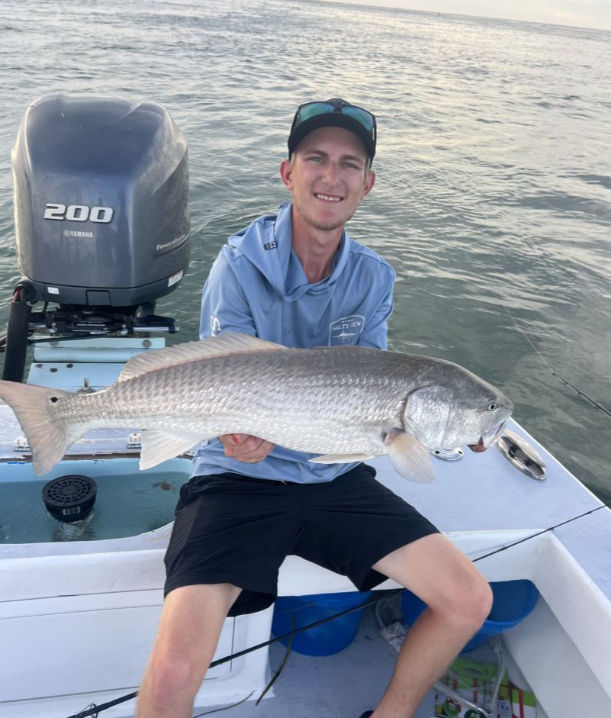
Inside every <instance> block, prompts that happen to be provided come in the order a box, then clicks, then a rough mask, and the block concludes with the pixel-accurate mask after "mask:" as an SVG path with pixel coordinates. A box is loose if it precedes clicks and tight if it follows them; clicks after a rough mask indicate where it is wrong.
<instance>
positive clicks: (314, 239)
mask: <svg viewBox="0 0 611 718" xmlns="http://www.w3.org/2000/svg"><path fill="white" fill-rule="evenodd" d="M288 149H289V158H288V159H287V160H284V161H283V162H282V164H281V166H280V174H281V177H282V180H283V182H284V184H285V185H286V187H287V189H288V190H289V191H290V193H291V195H292V203H289V204H286V205H283V206H282V207H281V208H280V210H279V212H278V215H277V216H264V217H261V218H260V219H258V220H256V221H255V222H254V223H253V224H251V225H250V227H248V228H247V229H246V230H244V231H242V232H240V233H238V234H237V235H235V236H234V237H232V238H231V239H230V240H229V243H228V244H227V245H226V246H225V247H224V248H223V249H222V250H221V252H220V254H219V257H218V258H217V260H216V262H215V264H214V266H213V267H212V270H211V272H210V276H209V278H208V281H207V282H206V285H205V287H204V293H203V302H202V316H201V337H202V338H205V337H208V336H211V335H216V334H219V333H221V332H241V333H245V334H251V335H256V336H258V337H260V338H262V339H267V340H271V341H274V342H277V343H280V344H284V345H286V346H290V347H306V348H307V347H312V346H320V345H339V344H345V343H349V344H357V345H360V346H369V347H377V348H380V349H385V348H386V331H387V320H388V317H389V315H390V313H391V310H392V285H393V281H394V272H393V270H392V269H391V267H390V266H389V265H388V264H387V263H386V262H385V261H384V260H382V259H381V258H380V257H378V256H377V255H376V254H375V253H374V252H372V251H371V250H369V249H367V248H365V247H363V246H361V245H359V244H357V243H356V242H354V241H353V240H352V239H350V238H349V237H348V235H347V234H346V233H345V231H344V225H345V223H346V222H347V221H348V220H349V219H350V218H351V217H352V215H353V214H354V212H355V211H356V209H357V207H358V205H359V204H360V202H361V201H362V200H363V198H364V197H365V196H366V195H367V194H369V192H370V191H371V189H372V187H373V185H374V182H375V174H374V172H373V171H372V170H371V162H372V160H373V158H374V155H375V150H376V121H375V117H374V116H373V115H372V114H371V113H370V112H368V111H367V110H364V109H362V108H359V107H355V106H353V105H350V104H349V103H347V102H345V101H343V100H338V99H333V100H329V101H327V102H311V103H307V104H305V105H302V106H301V107H299V109H298V110H297V113H296V115H295V118H294V121H293V125H292V128H291V132H290V135H289V140H288ZM271 389H273V387H270V390H271ZM309 458H311V455H308V454H301V453H298V452H294V451H289V450H287V449H284V448H282V447H276V446H274V445H272V444H270V443H269V442H267V441H265V440H264V439H261V438H259V437H254V436H244V435H228V436H221V437H219V440H218V441H213V442H210V443H209V444H208V445H207V446H206V447H205V448H204V449H202V450H201V451H200V452H199V453H198V455H197V457H196V459H195V461H194V467H193V473H192V477H193V478H192V479H191V481H190V482H189V483H188V484H186V485H185V486H183V487H182V489H181V499H180V502H179V504H178V507H177V511H176V522H175V525H174V530H173V533H172V538H171V540H170V545H169V547H168V551H167V555H166V569H167V581H166V587H165V591H166V600H165V605H164V608H163V613H162V618H161V622H160V626H159V633H158V636H157V640H156V643H155V646H154V649H153V653H152V656H151V660H150V663H149V666H148V669H147V671H146V674H145V677H144V680H143V684H142V688H141V691H140V697H139V703H138V712H137V716H138V718H161V717H162V716H163V718H187V717H188V716H190V715H191V711H192V706H193V699H194V696H195V694H196V692H197V690H198V689H199V687H200V685H201V682H202V680H203V678H204V675H205V672H206V670H207V668H208V665H209V663H210V661H211V659H212V656H213V654H214V651H215V648H216V644H217V641H218V638H219V635H220V632H221V629H222V626H223V622H224V620H225V618H226V616H227V615H239V614H241V613H250V612H254V611H259V610H261V609H263V608H265V607H267V606H269V605H270V604H271V603H272V602H273V600H274V598H275V596H276V581H277V573H278V569H279V567H280V565H281V563H282V561H283V560H284V558H285V556H286V555H288V554H296V555H300V556H302V557H304V558H306V559H308V560H310V561H314V562H316V563H318V564H320V565H322V566H325V567H326V568H329V569H331V570H335V571H337V572H339V573H344V574H345V575H347V576H349V577H350V578H351V580H352V581H353V582H354V584H355V585H356V586H357V587H358V588H359V589H360V590H366V589H370V588H373V587H374V586H376V585H378V584H379V583H381V582H382V581H384V580H385V579H386V577H390V578H392V579H394V580H396V581H398V582H399V583H400V584H402V585H404V586H406V587H407V588H409V589H410V590H411V591H413V592H414V593H415V594H416V595H418V596H420V597H421V598H422V599H423V600H424V601H425V602H426V603H427V604H428V606H429V608H428V610H427V611H425V612H424V613H423V614H422V616H421V617H420V619H419V620H418V621H417V622H416V623H415V625H414V626H413V627H412V629H411V630H410V632H409V634H408V637H407V640H406V641H405V644H404V646H403V649H402V650H401V653H400V654H399V657H398V660H397V665H396V668H395V672H394V675H393V677H392V680H391V682H390V684H389V686H388V688H387V690H386V693H385V694H384V696H383V698H382V700H381V702H380V704H379V705H378V707H377V708H376V709H375V711H373V712H372V711H368V712H366V713H364V714H363V716H370V715H372V714H373V716H374V718H410V717H411V716H412V715H413V714H414V712H415V710H416V708H417V706H418V704H419V703H420V702H421V700H422V698H423V696H424V695H425V693H426V692H427V690H428V689H429V687H430V686H431V685H432V683H433V682H434V681H435V680H436V679H437V678H438V676H439V675H441V673H443V671H444V670H445V668H446V667H447V665H448V664H449V663H450V662H451V660H452V659H453V658H454V656H455V655H456V654H457V653H458V652H459V650H460V649H461V648H462V646H463V645H464V644H465V643H466V642H467V641H468V640H469V639H470V638H471V637H472V636H473V634H474V633H476V631H477V630H478V629H479V627H480V626H481V624H482V623H483V621H484V620H485V618H486V616H487V615H488V612H489V610H490V605H491V600H492V599H491V592H490V589H489V587H488V584H487V583H486V581H485V580H484V579H483V578H482V577H481V576H480V574H479V573H478V572H477V571H476V569H475V568H474V566H473V565H472V563H471V562H470V561H469V560H468V559H467V558H466V557H465V556H463V554H461V553H460V552H459V551H458V550H457V549H456V548H455V547H454V546H453V545H452V544H451V543H450V542H449V541H448V540H447V539H445V538H444V537H443V536H442V535H441V534H440V533H439V532H438V531H437V529H436V528H435V527H434V526H433V525H432V524H430V523H429V522H428V521H427V520H426V519H425V518H424V517H422V516H421V515H420V514H418V512H417V511H416V510H415V509H414V508H412V507H411V506H409V505H408V504H406V503H405V502H404V501H403V500H402V499H400V498H398V497H397V496H395V495H394V494H392V492H390V491H388V490H387V489H386V488H385V487H383V486H382V485H381V484H379V483H378V482H377V481H376V480H375V479H374V476H375V471H374V470H373V469H372V468H371V467H368V466H366V465H365V464H362V463H358V464H334V465H321V464H313V463H308V461H307V459H309ZM440 577H442V579H441V580H440ZM355 718H356V717H355Z"/></svg>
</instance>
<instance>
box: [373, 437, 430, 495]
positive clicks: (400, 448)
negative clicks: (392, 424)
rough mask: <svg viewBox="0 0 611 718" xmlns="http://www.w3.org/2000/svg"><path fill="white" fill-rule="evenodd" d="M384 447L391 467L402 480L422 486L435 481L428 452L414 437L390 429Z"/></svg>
mask: <svg viewBox="0 0 611 718" xmlns="http://www.w3.org/2000/svg"><path fill="white" fill-rule="evenodd" d="M384 445H385V446H386V450H387V451H388V454H389V456H390V460H391V461H392V465H393V466H394V467H395V470H396V471H397V473H398V474H400V475H401V476H402V477H403V478H404V479H409V480H410V481H419V482H421V483H423V484H430V483H432V482H433V481H435V474H434V473H433V464H432V463H431V457H430V455H429V452H428V451H427V450H426V449H425V448H424V446H422V444H421V443H420V442H419V441H418V439H416V438H415V437H414V436H412V435H411V434H406V433H405V432H404V431H401V430H400V429H390V430H389V431H388V432H387V433H386V436H385V438H384Z"/></svg>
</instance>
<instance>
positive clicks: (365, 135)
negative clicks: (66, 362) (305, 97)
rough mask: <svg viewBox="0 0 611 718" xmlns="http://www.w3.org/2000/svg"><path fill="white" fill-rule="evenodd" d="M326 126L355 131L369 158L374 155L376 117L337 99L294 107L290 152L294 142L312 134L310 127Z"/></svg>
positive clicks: (294, 145) (295, 143) (294, 144)
mask: <svg viewBox="0 0 611 718" xmlns="http://www.w3.org/2000/svg"><path fill="white" fill-rule="evenodd" d="M338 115H339V116H338ZM302 125H303V127H302ZM325 125H336V126H339V127H344V128H345V129H348V130H351V131H353V132H355V133H356V134H357V135H358V136H359V137H360V138H361V139H362V140H363V142H364V144H365V147H366V148H367V151H368V153H369V155H370V156H371V157H372V158H373V156H374V155H375V147H376V139H377V137H376V135H377V128H376V118H375V115H373V114H372V113H371V112H369V110H365V109H364V108H363V107H357V106H356V105H351V104H350V103H348V102H346V101H345V100H340V99H333V100H327V101H325V102H306V103H305V104H304V105H300V106H299V107H298V108H297V112H296V113H295V117H294V118H293V124H292V126H291V132H290V135H289V152H291V153H292V152H293V150H294V149H295V147H296V145H297V143H298V142H299V141H300V140H301V139H303V137H304V136H305V135H306V134H307V133H308V132H310V131H311V129H309V127H311V128H312V129H314V128H315V127H322V126H325Z"/></svg>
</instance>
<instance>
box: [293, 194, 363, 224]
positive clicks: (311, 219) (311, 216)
mask: <svg viewBox="0 0 611 718" xmlns="http://www.w3.org/2000/svg"><path fill="white" fill-rule="evenodd" d="M293 203H294V205H295V209H296V210H297V212H299V214H300V215H301V216H302V217H303V219H304V220H305V221H306V222H307V223H308V224H309V225H310V226H311V227H314V229H318V230H320V231H322V232H333V231H335V230H336V229H340V228H341V227H343V226H344V225H345V224H346V222H347V221H348V220H349V219H351V218H352V217H353V215H354V212H352V213H351V214H350V215H349V216H347V217H342V218H339V219H334V220H328V221H326V222H325V221H324V220H321V219H319V218H318V217H317V216H316V214H315V213H313V212H312V213H310V212H308V211H307V210H305V209H304V208H303V206H302V205H301V203H300V202H299V201H298V200H297V199H295V198H294V197H293ZM355 211H356V209H355Z"/></svg>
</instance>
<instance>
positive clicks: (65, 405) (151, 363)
mask: <svg viewBox="0 0 611 718" xmlns="http://www.w3.org/2000/svg"><path fill="white" fill-rule="evenodd" d="M0 397H1V398H2V399H4V400H5V401H6V402H7V403H8V404H10V406H11V407H12V408H13V410H14V412H15V414H16V415H17V418H18V419H19V422H20V424H21V427H22V429H23V431H24V433H25V435H26V438H27V441H28V444H29V446H30V448H31V451H32V461H33V464H34V471H35V472H36V473H37V474H46V473H47V472H49V471H50V470H51V469H52V468H53V467H54V466H55V465H56V464H57V463H58V462H59V461H60V460H61V459H62V457H63V456H64V454H65V452H66V449H67V448H68V447H69V446H70V445H71V444H73V443H74V442H75V441H77V440H78V439H79V438H81V437H82V436H83V435H84V434H85V433H87V432H88V431H90V430H92V429H101V428H118V427H124V428H130V427H136V426H138V427H140V428H141V430H142V453H141V458H140V468H141V469H147V468H150V467H153V466H156V465H157V464H160V463H161V462H162V461H165V460H167V459H170V458H172V457H174V456H178V455H179V454H182V453H184V452H185V451H188V450H189V449H192V448H193V447H195V446H196V445H197V444H199V443H200V442H202V441H203V440H205V439H210V438H213V437H216V436H219V435H220V434H232V433H239V434H252V435H254V436H258V437H260V438H263V439H267V441H271V442H272V443H274V444H278V445H279V446H284V447H286V448H289V449H295V450H296V451H303V452H309V453H314V454H320V455H321V456H320V457H318V458H314V459H312V460H313V461H319V462H322V463H335V462H344V461H359V460H363V459H366V458H370V457H373V456H380V455H382V454H389V455H390V458H391V460H392V462H393V465H394V467H395V469H396V470H397V471H398V472H399V473H400V474H401V475H402V476H404V477H405V478H409V479H415V480H418V481H431V480H432V479H433V472H432V467H431V461H430V458H429V452H430V451H435V450H437V449H453V448H455V447H457V446H460V445H465V444H467V445H471V448H473V449H474V450H475V451H483V450H484V449H486V448H488V446H489V445H490V444H491V443H492V441H493V440H494V439H495V438H496V437H497V436H498V434H499V432H500V430H501V428H502V425H503V423H504V422H505V421H506V420H507V418H508V417H509V416H510V414H511V411H512V409H513V405H512V403H511V401H509V400H508V399H507V398H506V397H505V396H504V395H503V394H502V393H501V392H500V391H498V390H497V389H495V388H494V387H493V386H491V385H490V384H488V383H487V382H485V381H483V380H482V379H480V378H478V377H477V376H475V375H474V374H472V373H471V372H469V371H467V370H466V369H463V368H462V367H460V366H458V365H456V364H452V363H451V362H447V361H443V360H441V359H432V358H430V357H425V356H419V355H413V354H402V353H399V352H389V351H380V350H377V349H368V348H363V347H321V348H314V349H287V348H286V347H283V346H280V345H278V344H272V343H271V342H266V341H262V340H260V339H256V338H254V337H250V336H245V335H242V334H223V335H221V336H218V337H214V338H212V339H205V340H203V341H199V342H191V343H187V344H179V345H177V346H174V347H171V348H168V349H161V350H159V351H153V352H150V353H146V354H140V355H138V356H136V357H134V358H133V359H130V361H129V362H127V364H126V365H125V368H124V369H123V371H122V373H121V375H120V376H119V378H118V380H117V382H116V383H115V384H113V385H112V386H109V387H108V388H107V389H103V390H102V391H98V392H94V393H92V394H73V393H71V392H67V391H62V390H59V389H49V388H46V387H38V386H31V385H24V384H18V383H13V382H7V381H0Z"/></svg>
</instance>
